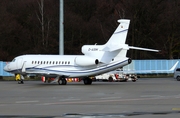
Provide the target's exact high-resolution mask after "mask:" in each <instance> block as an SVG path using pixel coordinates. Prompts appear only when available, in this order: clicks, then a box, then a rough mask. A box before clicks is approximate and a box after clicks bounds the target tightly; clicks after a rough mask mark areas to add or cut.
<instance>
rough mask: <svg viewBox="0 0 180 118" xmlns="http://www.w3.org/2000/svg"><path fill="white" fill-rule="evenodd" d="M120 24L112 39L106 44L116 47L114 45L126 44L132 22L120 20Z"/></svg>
mask: <svg viewBox="0 0 180 118" xmlns="http://www.w3.org/2000/svg"><path fill="white" fill-rule="evenodd" d="M118 22H119V23H120V24H119V26H118V27H117V29H116V30H115V32H114V33H113V35H112V36H111V37H110V39H109V41H108V42H107V43H106V44H108V45H109V44H110V45H114V44H125V42H126V37H127V33H128V28H129V24H130V20H128V19H120V20H118Z"/></svg>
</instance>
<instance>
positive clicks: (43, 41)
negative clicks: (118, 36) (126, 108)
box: [0, 0, 180, 61]
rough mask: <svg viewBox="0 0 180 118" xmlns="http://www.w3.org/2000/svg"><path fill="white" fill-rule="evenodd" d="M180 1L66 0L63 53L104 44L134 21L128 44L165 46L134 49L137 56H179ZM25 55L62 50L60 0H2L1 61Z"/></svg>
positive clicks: (0, 5)
mask: <svg viewBox="0 0 180 118" xmlns="http://www.w3.org/2000/svg"><path fill="white" fill-rule="evenodd" d="M179 12H180V1H179V0H173V1H171V0H146V1H142V0H64V51H65V52H64V54H81V46H82V45H84V44H95V43H97V44H104V43H106V41H107V40H108V39H109V38H110V36H111V35H112V33H113V32H114V30H115V29H116V28H117V26H118V25H119V24H118V22H117V20H118V19H130V20H131V22H130V27H129V31H128V36H127V40H126V43H127V44H129V45H131V46H138V47H146V48H153V49H158V50H161V51H160V52H159V53H154V52H146V51H138V50H130V51H129V52H128V54H127V56H128V57H131V58H132V59H179V57H180V39H179V36H180V33H179V31H180V20H179V18H180V16H179V15H180V14H179ZM22 54H59V0H2V1H0V60H2V61H10V60H12V59H13V58H14V57H15V56H18V55H22Z"/></svg>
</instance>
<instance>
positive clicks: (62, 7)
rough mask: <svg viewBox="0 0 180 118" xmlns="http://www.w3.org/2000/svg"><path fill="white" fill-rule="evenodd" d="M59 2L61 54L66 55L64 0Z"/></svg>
mask: <svg viewBox="0 0 180 118" xmlns="http://www.w3.org/2000/svg"><path fill="white" fill-rule="evenodd" d="M59 4H60V5H59V54H60V55H64V1H63V0H60V1H59Z"/></svg>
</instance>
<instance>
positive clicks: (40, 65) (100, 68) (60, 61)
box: [4, 55, 130, 77]
mask: <svg viewBox="0 0 180 118" xmlns="http://www.w3.org/2000/svg"><path fill="white" fill-rule="evenodd" d="M85 57H86V56H84V55H75V56H73V55H22V56H18V57H16V58H15V59H14V60H13V61H12V62H10V63H9V64H7V65H6V66H5V67H4V70H6V71H8V72H11V73H20V74H24V75H25V74H31V73H33V74H38V75H45V76H54V77H56V76H57V75H59V76H65V77H86V76H94V75H99V74H102V73H106V72H109V71H112V70H115V69H117V68H120V67H123V66H125V65H127V64H129V63H130V60H129V59H128V58H126V57H124V58H121V59H120V60H118V61H117V60H116V61H113V60H112V61H111V62H110V63H108V64H105V63H101V62H100V63H98V64H96V63H94V64H92V65H88V66H86V64H89V62H88V61H89V60H85V59H86V58H85ZM81 58H82V59H84V60H82V61H81V60H80V61H81V62H82V64H81V62H77V61H76V60H77V59H81ZM87 59H88V58H87ZM83 61H84V62H83ZM83 64H84V65H83Z"/></svg>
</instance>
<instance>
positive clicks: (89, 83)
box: [83, 78, 92, 85]
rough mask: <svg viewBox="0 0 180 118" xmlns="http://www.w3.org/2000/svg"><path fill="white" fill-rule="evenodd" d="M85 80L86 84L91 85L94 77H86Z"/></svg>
mask: <svg viewBox="0 0 180 118" xmlns="http://www.w3.org/2000/svg"><path fill="white" fill-rule="evenodd" d="M83 81H84V84H85V85H91V84H92V79H90V78H84V79H83Z"/></svg>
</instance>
